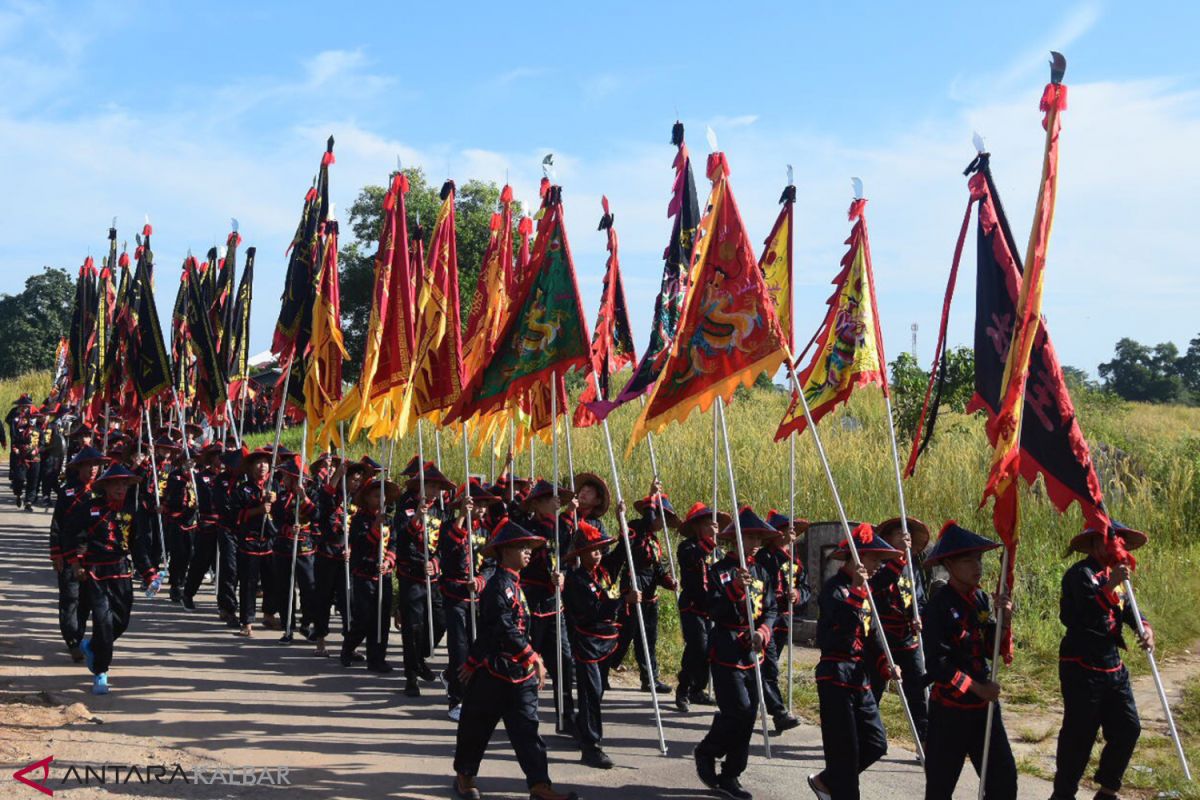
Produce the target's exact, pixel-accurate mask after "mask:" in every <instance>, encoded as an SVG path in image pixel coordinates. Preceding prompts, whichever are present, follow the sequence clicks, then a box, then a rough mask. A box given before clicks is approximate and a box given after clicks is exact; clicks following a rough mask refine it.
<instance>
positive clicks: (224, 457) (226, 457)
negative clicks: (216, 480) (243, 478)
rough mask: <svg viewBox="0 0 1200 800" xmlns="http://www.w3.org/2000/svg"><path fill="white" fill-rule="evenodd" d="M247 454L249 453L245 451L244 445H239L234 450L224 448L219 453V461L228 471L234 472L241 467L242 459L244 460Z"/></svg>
mask: <svg viewBox="0 0 1200 800" xmlns="http://www.w3.org/2000/svg"><path fill="white" fill-rule="evenodd" d="M247 455H249V453H247V452H246V448H245V447H240V448H237V449H236V450H226V451H225V452H224V453H222V454H221V463H222V464H224V465H225V468H226V469H227V470H229V471H230V472H236V471H238V470H239V469H241V466H242V461H243V460H245V458H246V456H247Z"/></svg>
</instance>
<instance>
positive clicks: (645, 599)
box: [605, 481, 679, 694]
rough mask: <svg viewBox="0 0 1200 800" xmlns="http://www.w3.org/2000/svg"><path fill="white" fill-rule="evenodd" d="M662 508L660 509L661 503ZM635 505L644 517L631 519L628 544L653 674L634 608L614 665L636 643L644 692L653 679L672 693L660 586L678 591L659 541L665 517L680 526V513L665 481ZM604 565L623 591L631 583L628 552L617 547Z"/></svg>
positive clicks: (660, 688) (625, 623)
mask: <svg viewBox="0 0 1200 800" xmlns="http://www.w3.org/2000/svg"><path fill="white" fill-rule="evenodd" d="M660 502H661V503H662V509H661V510H660V509H659V505H658V504H659V503H660ZM633 507H634V508H635V509H637V510H638V511H639V512H640V513H641V515H642V516H641V519H635V520H630V521H629V546H630V547H631V548H632V549H633V568H634V572H635V575H636V576H637V580H636V581H635V582H634V585H635V588H637V590H638V591H639V592H640V593H641V595H642V600H641V605H642V620H643V622H644V624H645V626H646V644H647V645H648V646H649V647H650V666H651V669H652V670H653V673H654V674H653V675H650V674H648V673H647V672H646V657H645V655H644V654H643V653H642V639H641V636H640V635H639V634H638V630H637V627H638V626H637V620H636V619H635V618H634V613H635V612H634V611H633V609H632V608H627V609H625V613H624V615H623V617H622V619H621V638H620V641H619V642H618V643H617V648H616V650H615V651H613V655H612V659H613V665H616V664H620V663H622V662H623V661H624V660H625V654H626V653H627V652H629V645H630V644H631V643H632V644H633V645H634V655H635V656H636V657H637V665H638V672H639V673H640V675H641V677H642V691H643V692H648V691H650V681H651V680H653V681H654V690H655V691H656V692H658V693H660V694H661V693H663V692H669V691H671V687H670V686H668V685H667V684H665V683H663V682H662V680H660V678H659V671H658V587H660V586H661V587H663V588H665V589H667V590H668V591H672V592H673V591H675V589H676V588H677V587H676V584H675V580H674V578H672V577H671V576H670V574H668V572H667V570H666V568H665V567H663V562H662V559H663V549H662V545H661V544H659V541H658V533H659V532H660V531H662V529H663V517H664V516H665V517H666V520H667V525H669V526H671V527H672V528H678V527H679V516H678V515H677V514H676V513H675V509H674V508H672V506H671V501H670V500H668V499H667V496H666V495H665V494H663V493H662V484H660V483H659V482H658V481H654V483H653V484H652V485H651V486H650V494H649V495H647V496H646V497H644V498H642V499H641V500H637V501H635V502H634V504H633ZM605 566H606V567H607V568H608V569H609V571H610V572H611V573H612V575H613V577H614V578H617V577H619V578H620V581H621V590H622V591H624V590H625V589H626V588H627V587H628V586H629V585H630V583H629V570H628V566H629V565H628V562H627V560H626V557H625V551H624V550H623V549H621V548H614V549H613V552H612V553H610V554H609V555H608V557H607V559H606V563H605Z"/></svg>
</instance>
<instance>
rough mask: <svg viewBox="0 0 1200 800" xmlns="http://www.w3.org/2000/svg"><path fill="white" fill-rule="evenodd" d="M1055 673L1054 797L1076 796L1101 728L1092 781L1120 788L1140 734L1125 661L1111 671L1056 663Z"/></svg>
mask: <svg viewBox="0 0 1200 800" xmlns="http://www.w3.org/2000/svg"><path fill="white" fill-rule="evenodd" d="M1058 678H1059V681H1060V682H1061V684H1062V694H1063V724H1062V730H1061V731H1060V732H1059V734H1058V754H1057V755H1056V756H1055V766H1056V770H1055V773H1054V796H1055V797H1064V798H1066V797H1074V796H1075V791H1076V790H1077V789H1078V788H1079V781H1080V779H1081V778H1083V772H1084V770H1086V769H1087V765H1088V759H1089V758H1090V757H1091V755H1092V746H1093V745H1095V743H1096V734H1097V733H1098V732H1099V731H1101V730H1103V731H1104V749H1103V750H1101V751H1100V765H1099V767H1098V768H1097V769H1096V783H1098V784H1100V785H1101V786H1103V787H1104V788H1105V789H1109V790H1111V791H1113V792H1115V791H1117V790H1119V789H1120V788H1121V782H1122V779H1123V778H1124V777H1125V768H1126V767H1128V766H1129V759H1130V758H1131V757H1132V756H1133V748H1134V746H1136V745H1137V740H1138V737H1139V736H1140V735H1141V733H1142V724H1141V722H1140V721H1139V720H1138V712H1137V705H1136V704H1135V703H1134V702H1133V690H1132V689H1131V687H1130V685H1129V672H1128V671H1126V669H1125V667H1124V666H1122V667H1121V669H1120V670H1118V671H1116V672H1095V671H1093V670H1089V669H1085V668H1083V667H1081V666H1079V665H1078V664H1073V663H1070V662H1060V663H1059V665H1058ZM988 770H989V772H990V771H991V767H988Z"/></svg>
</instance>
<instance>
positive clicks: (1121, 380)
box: [1100, 337, 1184, 403]
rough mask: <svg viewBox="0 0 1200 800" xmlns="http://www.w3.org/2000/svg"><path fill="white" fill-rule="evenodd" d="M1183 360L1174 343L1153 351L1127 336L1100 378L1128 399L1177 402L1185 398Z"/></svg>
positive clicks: (1164, 344) (1106, 364) (1158, 346)
mask: <svg viewBox="0 0 1200 800" xmlns="http://www.w3.org/2000/svg"><path fill="white" fill-rule="evenodd" d="M1179 361H1180V358H1179V348H1177V347H1176V346H1175V345H1174V344H1172V343H1170V342H1163V343H1162V344H1157V345H1155V346H1154V348H1153V349H1151V348H1149V347H1147V346H1145V345H1143V344H1139V343H1138V342H1136V341H1134V340H1133V339H1130V338H1128V337H1126V338H1124V339H1121V341H1119V342H1117V347H1116V351H1115V352H1114V353H1113V358H1112V361H1106V362H1104V363H1103V364H1101V365H1100V377H1102V378H1104V386H1105V388H1106V389H1108V390H1109V391H1110V392H1113V393H1114V394H1116V395H1118V396H1119V397H1121V398H1123V399H1125V400H1137V401H1141V402H1144V403H1175V402H1179V401H1180V400H1182V399H1183V398H1184V385H1183V379H1182V378H1181V377H1180V365H1179Z"/></svg>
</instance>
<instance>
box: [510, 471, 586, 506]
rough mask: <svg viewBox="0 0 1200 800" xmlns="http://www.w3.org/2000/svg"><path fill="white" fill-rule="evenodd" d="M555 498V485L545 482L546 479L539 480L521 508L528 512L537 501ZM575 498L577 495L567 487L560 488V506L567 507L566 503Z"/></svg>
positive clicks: (522, 502)
mask: <svg viewBox="0 0 1200 800" xmlns="http://www.w3.org/2000/svg"><path fill="white" fill-rule="evenodd" d="M553 496H554V484H552V483H551V482H550V481H548V480H545V479H544V478H538V482H537V483H535V484H534V485H533V488H532V489H530V490H529V494H527V495H526V496H525V499H524V500H522V501H521V507H522V508H524V509H525V510H526V511H528V510H529V506H530V504H532V503H534V502H535V501H537V500H541V499H542V498H543V497H553ZM574 496H575V495H574V494H572V493H571V490H570V489H568V488H566V487H565V486H559V487H558V502H559V503H560V504H564V505H565V504H566V503H569V502H571V498H572V497H574Z"/></svg>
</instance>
